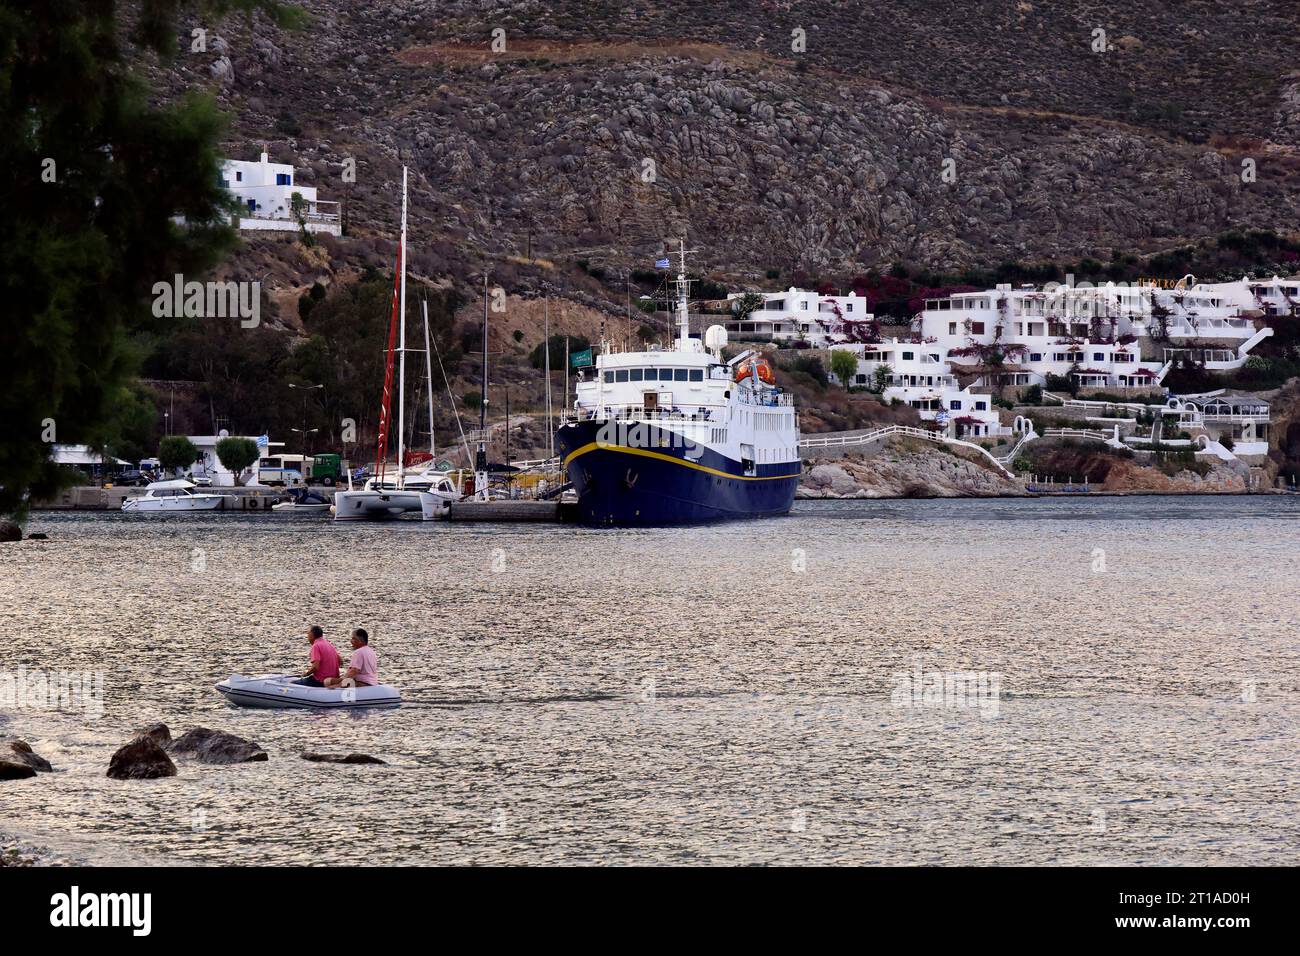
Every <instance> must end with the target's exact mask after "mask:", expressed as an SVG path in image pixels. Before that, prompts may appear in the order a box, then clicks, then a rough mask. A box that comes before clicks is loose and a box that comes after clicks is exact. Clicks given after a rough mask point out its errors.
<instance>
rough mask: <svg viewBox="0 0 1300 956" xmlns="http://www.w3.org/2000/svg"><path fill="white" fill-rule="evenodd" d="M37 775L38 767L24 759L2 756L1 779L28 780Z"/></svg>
mask: <svg viewBox="0 0 1300 956" xmlns="http://www.w3.org/2000/svg"><path fill="white" fill-rule="evenodd" d="M34 776H36V768H35V767H32V766H30V765H28V764H27V763H25V762H24V761H22V760H18V759H16V758H13V759H11V758H10V757H8V756H3V757H0V780H26V779H27V778H28V777H34Z"/></svg>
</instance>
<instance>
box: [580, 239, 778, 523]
mask: <svg viewBox="0 0 1300 956" xmlns="http://www.w3.org/2000/svg"><path fill="white" fill-rule="evenodd" d="M680 255H681V259H682V262H681V269H680V272H679V274H678V276H677V281H676V285H677V305H676V310H677V322H678V335H677V338H676V339H675V341H674V342H673V346H672V348H670V349H659V348H652V349H650V350H648V351H641V352H618V351H614V350H612V349H610V348H609V347H608V346H602V349H601V351H600V354H598V355H596V356H595V365H594V367H593V368H589V369H586V370H584V372H583V374H582V376H581V378H580V380H579V382H578V385H577V392H576V401H575V403H574V407H573V408H572V409H569V410H568V412H567V413H566V421H565V423H564V424H563V425H562V426H561V427H560V429H559V430H558V431H557V433H556V449H557V451H558V452H559V454H560V457H561V459H562V460H563V462H564V467H565V470H566V472H567V475H568V479H569V481H571V482H572V483H573V487H574V489H575V490H576V492H577V495H578V516H579V518H580V520H581V521H583V522H584V523H586V524H593V525H667V524H693V523H699V522H706V521H724V520H730V519H734V518H761V517H768V516H772V515H782V514H785V513H786V512H788V511H789V510H790V505H791V503H792V502H793V501H794V492H795V488H796V486H797V485H798V483H799V475H800V473H801V471H802V465H801V463H800V458H799V423H798V419H797V416H796V413H795V408H794V403H793V401H792V397H791V396H790V395H789V394H787V393H785V392H783V391H782V390H781V389H779V388H777V387H776V384H775V376H774V375H773V372H772V368H771V366H770V365H769V364H768V363H767V361H766V359H764V358H762V356H761V355H760V354H759V353H757V352H755V351H752V350H751V351H745V352H742V353H741V354H740V355H737V356H736V357H734V358H732V359H730V360H729V361H726V360H724V359H723V354H722V349H723V347H724V346H725V345H726V344H727V332H726V329H725V328H723V327H722V326H720V325H715V326H711V327H710V328H709V329H708V330H707V331H706V332H705V333H704V339H703V341H701V340H700V339H696V338H692V337H691V335H690V322H689V311H688V292H689V283H688V281H687V278H686V263H685V257H686V253H685V250H684V249H683V250H682V251H681V253H680Z"/></svg>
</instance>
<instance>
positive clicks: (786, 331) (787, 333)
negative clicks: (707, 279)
mask: <svg viewBox="0 0 1300 956" xmlns="http://www.w3.org/2000/svg"><path fill="white" fill-rule="evenodd" d="M743 294H744V293H735V292H733V293H732V294H730V295H728V296H727V301H728V302H730V303H733V308H734V303H735V301H736V300H737V299H739V298H740V297H741V295H743ZM760 294H761V295H762V296H763V308H761V309H758V310H757V311H755V312H752V313H750V314H749V315H748V316H745V317H744V318H743V319H730V320H728V321H727V322H726V328H727V336H728V338H729V339H730V340H731V341H733V342H735V341H747V340H748V341H770V342H777V343H789V342H797V341H802V342H807V343H809V345H810V346H811V347H812V348H825V347H827V346H829V345H834V344H837V343H841V342H853V341H860V339H861V338H862V336H861V334H860V332H861V330H863V329H864V328H866V327H869V326H871V325H872V324H873V323H874V321H875V316H874V315H872V314H871V313H870V312H868V311H867V300H866V298H865V297H863V296H860V295H858V294H856V293H852V292H851V293H849V294H848V295H821V294H819V293H817V292H809V291H806V290H804V289H796V288H794V287H793V286H792V287H791V288H789V289H787V290H786V291H785V292H763V293H760Z"/></svg>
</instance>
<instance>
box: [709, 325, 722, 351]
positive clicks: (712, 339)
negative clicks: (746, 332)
mask: <svg viewBox="0 0 1300 956" xmlns="http://www.w3.org/2000/svg"><path fill="white" fill-rule="evenodd" d="M726 344H727V328H726V326H724V325H710V326H709V327H708V328H707V329H705V330H704V347H705V348H706V349H720V348H722V347H723V346H724V345H726Z"/></svg>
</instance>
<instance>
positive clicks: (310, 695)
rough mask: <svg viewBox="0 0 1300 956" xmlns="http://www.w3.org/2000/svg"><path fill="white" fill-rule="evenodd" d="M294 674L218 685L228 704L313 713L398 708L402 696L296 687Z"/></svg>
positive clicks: (388, 691)
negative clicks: (292, 708) (290, 709)
mask: <svg viewBox="0 0 1300 956" xmlns="http://www.w3.org/2000/svg"><path fill="white" fill-rule="evenodd" d="M297 679H298V678H297V677H295V676H294V675H292V674H263V675H261V676H257V677H251V676H246V675H244V674H231V675H230V676H229V677H227V678H226V679H225V680H223V681H221V682H220V683H219V684H217V685H216V687H217V690H219V691H221V693H222V694H223V695H225V698H226V700H228V701H230V703H232V704H236V705H238V706H240V707H306V708H309V709H313V710H347V709H355V708H358V707H397V706H398V705H400V704H401V703H402V695H401V694H399V693H398V692H397V688H396V687H390V686H389V685H388V684H379V685H377V686H374V687H365V686H363V685H360V684H358V685H357V686H356V687H308V686H306V685H305V684H295V683H294V681H296V680H297Z"/></svg>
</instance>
